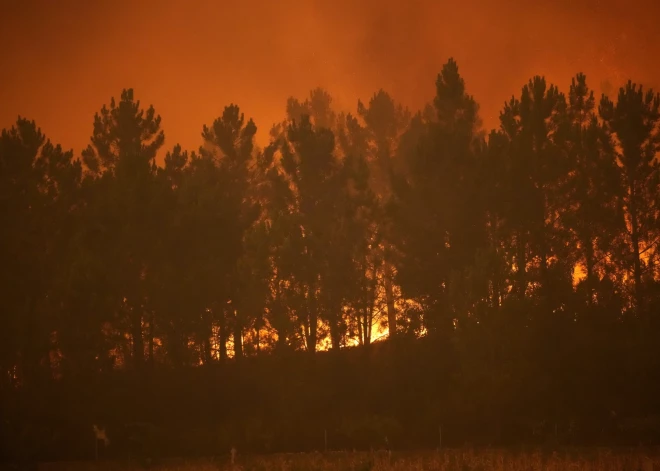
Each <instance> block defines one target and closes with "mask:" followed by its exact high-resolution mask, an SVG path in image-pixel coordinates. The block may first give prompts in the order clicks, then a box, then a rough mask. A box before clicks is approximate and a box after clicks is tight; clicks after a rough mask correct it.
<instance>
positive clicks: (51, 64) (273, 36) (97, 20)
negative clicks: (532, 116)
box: [0, 0, 660, 152]
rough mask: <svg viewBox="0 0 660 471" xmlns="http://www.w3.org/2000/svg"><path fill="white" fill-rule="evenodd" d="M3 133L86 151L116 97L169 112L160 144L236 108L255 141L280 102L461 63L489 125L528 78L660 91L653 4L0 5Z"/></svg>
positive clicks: (20, 0)
mask: <svg viewBox="0 0 660 471" xmlns="http://www.w3.org/2000/svg"><path fill="white" fill-rule="evenodd" d="M0 6H1V11H2V14H1V15H0V41H1V43H2V45H3V47H2V52H1V53H0V127H3V128H4V127H8V126H10V125H11V124H12V123H13V122H14V121H15V119H16V117H17V116H18V115H19V114H20V115H22V116H24V117H27V118H30V119H35V120H36V121H37V124H38V125H39V126H41V128H42V129H43V130H44V131H45V132H46V134H47V135H48V136H49V137H50V138H51V139H52V140H53V141H55V142H59V143H61V144H62V145H63V146H64V147H65V148H74V150H75V151H76V152H79V151H80V150H81V149H82V148H84V147H85V146H86V145H87V143H88V142H89V136H90V134H91V130H92V122H93V116H94V113H95V112H96V111H97V110H99V109H100V108H101V106H102V105H103V104H104V103H109V101H110V97H111V96H115V97H118V96H119V95H120V93H121V90H122V88H128V87H132V88H134V89H135V93H136V96H137V97H138V98H139V99H140V100H141V101H142V103H143V104H144V105H149V104H154V106H155V107H156V111H157V112H158V113H159V114H160V115H161V116H162V119H163V127H164V129H165V132H166V147H167V148H171V147H172V146H173V145H174V144H176V143H181V144H182V145H183V146H184V148H188V149H196V148H197V147H198V146H199V144H200V143H201V137H200V132H201V127H202V125H203V124H210V123H211V122H212V121H213V119H214V118H215V117H217V116H219V115H220V114H221V113H222V110H223V108H224V106H225V105H227V104H229V103H231V102H234V103H237V104H238V105H239V106H240V107H241V108H242V110H243V111H244V112H245V114H246V115H247V116H250V117H253V118H254V119H255V121H256V123H257V126H258V127H259V128H260V132H259V141H260V143H262V144H263V143H264V141H265V140H266V139H267V133H268V130H269V129H270V127H271V125H272V123H273V122H275V121H279V120H280V119H281V118H282V117H283V115H284V109H285V103H286V99H287V98H288V97H289V96H296V97H299V98H304V97H306V96H307V94H308V92H309V90H310V89H312V88H314V87H316V86H322V87H324V88H327V89H328V90H329V91H330V92H331V94H332V95H333V96H334V98H335V104H336V105H337V107H338V108H341V109H346V110H349V111H354V110H355V107H356V103H357V99H358V98H362V99H363V100H368V99H369V97H371V95H372V94H373V93H374V92H375V91H377V90H378V89H379V88H384V89H385V90H386V91H388V92H390V93H391V94H392V95H393V96H394V97H395V98H396V99H397V100H399V101H402V102H403V103H405V104H407V105H409V106H410V107H412V108H415V109H416V108H419V107H420V106H421V105H423V103H425V102H427V101H430V100H431V99H432V97H433V93H434V82H435V78H436V76H437V73H438V72H439V70H440V68H441V66H442V64H443V63H445V62H446V61H447V59H448V58H449V57H454V58H455V59H456V60H457V61H458V65H459V68H460V71H461V73H462V75H463V76H464V78H465V80H466V82H467V86H468V90H469V92H470V93H472V94H473V95H474V96H475V98H476V99H477V101H478V102H479V103H480V104H481V115H482V118H483V120H484V124H485V126H486V127H489V128H491V127H495V126H497V125H498V121H497V117H498V113H499V110H500V109H501V108H502V105H503V103H504V101H505V100H506V99H508V98H510V96H511V95H512V94H514V93H515V94H516V95H518V94H519V93H520V89H521V87H522V85H523V84H524V83H525V82H526V81H527V80H528V79H529V78H530V77H531V76H533V75H537V74H538V75H545V76H546V78H547V79H548V80H549V81H551V82H553V83H556V84H557V85H559V86H560V88H561V89H563V90H566V89H567V86H568V84H569V83H570V79H571V77H572V76H573V75H574V74H575V73H576V72H579V71H583V72H585V73H586V74H587V78H588V79H589V82H590V84H591V86H592V88H593V89H594V90H595V91H596V92H597V93H599V94H600V92H601V91H604V90H606V89H607V86H606V85H605V86H603V83H604V82H605V81H609V82H610V83H611V85H613V86H614V87H618V86H619V85H621V84H622V83H623V82H624V81H625V80H627V79H628V78H631V79H633V81H636V82H639V83H643V84H644V85H648V86H653V87H654V88H656V89H657V88H659V86H660V26H658V22H657V18H658V17H659V16H660V1H658V0H635V1H623V0H600V1H598V0H554V1H553V0H545V1H544V0H539V1H534V0H526V1H520V0H498V1H495V0H456V1H445V0H398V1H397V0H306V1H303V0H298V1H294V0H252V1H250V2H238V1H227V0H215V1H211V0H133V1H131V0H115V1H110V0H97V1H83V0H58V1H54V0H0Z"/></svg>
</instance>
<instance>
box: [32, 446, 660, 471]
mask: <svg viewBox="0 0 660 471" xmlns="http://www.w3.org/2000/svg"><path fill="white" fill-rule="evenodd" d="M148 468H149V469H153V470H162V471H210V470H228V471H230V470H231V471H317V470H318V471H335V470H339V471H377V470H401V471H404V470H416V471H422V470H438V471H440V470H441V471H491V470H492V471H537V470H539V471H540V470H544V471H545V470H548V471H624V470H625V471H654V470H660V452H659V451H658V450H642V449H639V450H616V451H615V450H608V449H589V450H571V451H560V452H541V451H529V452H514V451H507V450H499V449H482V450H475V449H469V448H460V449H452V450H443V451H441V452H426V453H421V452H418V453H405V454H404V453H392V454H391V455H390V454H388V453H387V452H377V453H349V452H333V453H300V454H280V455H269V456H260V457H256V456H255V457H238V458H237V459H236V462H235V464H233V465H232V464H231V462H230V460H229V458H228V457H227V458H224V459H207V460H196V461H193V460H189V461H174V460H172V461H167V462H161V463H154V464H151V465H150V466H148ZM39 469H40V470H43V471H93V470H99V471H114V470H134V469H135V470H139V469H145V465H144V464H140V463H130V462H98V463H97V462H89V463H86V462H78V463H46V464H41V465H40V467H39Z"/></svg>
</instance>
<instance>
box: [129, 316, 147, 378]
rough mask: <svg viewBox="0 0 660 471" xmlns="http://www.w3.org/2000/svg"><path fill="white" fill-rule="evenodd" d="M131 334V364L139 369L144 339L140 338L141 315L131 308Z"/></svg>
mask: <svg viewBox="0 0 660 471" xmlns="http://www.w3.org/2000/svg"><path fill="white" fill-rule="evenodd" d="M131 330H132V332H131V334H132V337H133V363H134V365H135V367H136V368H141V367H142V364H143V363H144V339H143V338H142V314H141V313H140V311H139V310H137V309H135V308H131Z"/></svg>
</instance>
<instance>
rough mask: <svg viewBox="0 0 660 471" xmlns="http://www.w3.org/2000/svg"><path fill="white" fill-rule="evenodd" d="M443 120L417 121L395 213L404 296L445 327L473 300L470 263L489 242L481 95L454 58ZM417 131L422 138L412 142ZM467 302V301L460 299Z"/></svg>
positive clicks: (441, 94)
mask: <svg viewBox="0 0 660 471" xmlns="http://www.w3.org/2000/svg"><path fill="white" fill-rule="evenodd" d="M434 106H435V111H436V119H437V121H427V120H423V119H422V117H421V115H419V116H418V117H416V118H415V119H413V122H412V123H411V130H410V133H411V134H410V135H409V136H403V137H402V144H403V145H404V147H403V148H404V149H408V150H410V153H409V154H407V156H406V157H407V160H406V162H405V164H404V165H405V168H406V173H405V174H403V175H400V176H398V177H397V180H396V182H395V186H394V188H393V189H394V199H393V205H392V210H393V217H394V221H395V224H396V229H395V237H396V240H397V248H398V250H399V251H400V252H401V254H402V259H401V260H400V265H399V267H398V270H397V280H398V281H399V283H400V284H401V288H402V290H403V292H404V296H406V297H411V298H414V299H416V300H418V301H419V302H421V304H422V305H423V307H424V310H425V326H426V327H427V329H429V330H430V331H435V332H440V331H444V332H445V333H447V332H449V330H450V329H451V328H452V325H453V322H454V319H457V318H458V317H463V318H465V316H467V315H468V313H469V311H471V310H472V309H473V307H474V306H468V305H466V303H463V301H464V300H466V299H467V298H466V297H465V296H461V295H459V292H460V291H461V290H464V289H465V288H464V287H465V286H466V285H465V283H464V280H465V274H466V269H467V268H468V267H469V266H471V265H472V264H473V263H474V261H475V255H476V251H477V250H478V248H479V247H481V246H483V244H484V241H483V238H484V236H483V231H484V225H483V210H482V208H480V204H479V203H480V198H479V191H477V188H476V182H477V181H478V180H477V178H476V176H477V159H478V155H479V152H478V151H479V148H480V140H481V137H480V133H479V119H478V114H477V105H476V103H475V101H474V99H473V98H472V97H471V96H470V95H468V94H467V93H466V91H465V83H464V81H463V79H462V78H461V76H460V75H459V73H458V66H457V65H456V63H455V62H454V61H453V60H449V61H448V63H447V64H445V66H444V67H443V69H442V71H441V73H440V74H439V75H438V79H437V81H436V98H435V100H434ZM412 136H415V137H416V143H414V144H413V143H410V142H409V140H410V139H411V137H412ZM461 303H462V304H463V305H460V304H461Z"/></svg>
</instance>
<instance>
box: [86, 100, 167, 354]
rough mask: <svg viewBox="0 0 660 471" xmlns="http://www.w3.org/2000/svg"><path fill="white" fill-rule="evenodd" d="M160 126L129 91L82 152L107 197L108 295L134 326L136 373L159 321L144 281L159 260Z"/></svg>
mask: <svg viewBox="0 0 660 471" xmlns="http://www.w3.org/2000/svg"><path fill="white" fill-rule="evenodd" d="M160 121H161V120H160V116H157V115H156V112H155V110H154V108H153V106H151V107H149V108H148V109H147V110H146V112H145V110H143V109H141V108H140V102H139V101H136V100H135V99H134V96H133V90H132V89H127V90H124V91H123V92H122V94H121V99H120V101H119V102H118V103H117V102H115V99H114V98H113V99H111V101H110V107H109V108H108V107H106V106H105V105H104V106H103V108H102V109H101V111H100V113H96V115H95V116H94V132H93V134H92V138H91V145H90V146H88V147H87V149H86V150H85V151H84V152H83V162H84V163H85V166H86V167H87V168H88V169H89V171H90V172H91V173H92V174H95V175H97V176H98V179H99V186H97V189H98V190H99V191H102V192H103V193H104V194H102V195H98V197H99V198H98V199H97V200H96V201H95V204H97V205H98V206H96V207H95V208H94V209H95V211H98V212H99V213H100V214H99V216H100V217H101V218H102V220H101V222H100V223H101V224H102V226H103V229H102V230H103V231H106V232H107V233H111V234H112V236H111V237H109V238H108V242H109V244H111V245H109V246H105V247H102V248H101V250H103V251H107V252H109V253H112V257H111V260H112V261H111V264H110V266H109V267H108V269H109V272H110V275H109V276H110V278H111V280H110V281H109V283H108V286H107V289H114V290H115V291H114V297H115V299H114V303H115V306H114V308H113V309H118V310H119V311H120V312H122V313H123V315H124V316H125V317H123V318H120V319H119V323H120V325H121V324H123V323H124V322H127V324H128V325H129V326H130V332H131V339H132V359H133V363H134V365H135V366H136V367H140V366H141V365H142V363H143V361H144V354H145V349H144V330H143V327H144V324H145V323H146V322H153V321H154V319H153V318H152V313H148V312H147V311H148V310H149V308H148V307H147V302H148V300H147V293H146V292H145V283H146V282H145V280H146V278H147V277H148V276H149V275H150V272H149V270H150V264H151V263H153V261H154V259H156V258H158V254H157V253H155V252H154V250H153V248H154V243H153V240H154V237H155V236H156V235H157V234H158V233H159V229H160V227H159V223H160V222H161V221H162V218H159V216H161V215H159V214H158V213H155V212H154V211H152V205H153V203H154V195H155V193H154V188H155V186H154V185H155V181H156V173H157V172H156V169H157V168H156V165H155V158H156V153H157V152H158V150H159V149H160V148H161V146H162V145H163V143H164V141H165V135H164V133H163V131H161V129H160ZM147 314H149V316H147ZM149 341H150V342H152V341H153V338H151V339H149Z"/></svg>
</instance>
